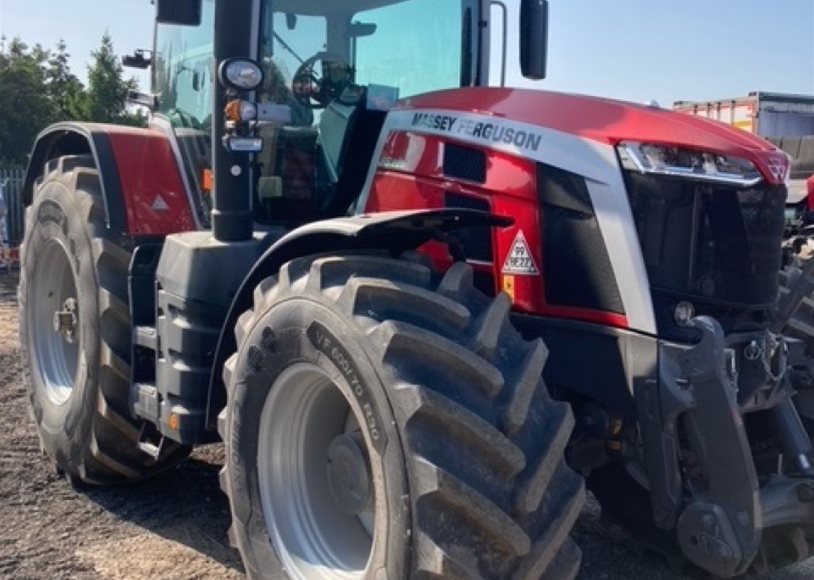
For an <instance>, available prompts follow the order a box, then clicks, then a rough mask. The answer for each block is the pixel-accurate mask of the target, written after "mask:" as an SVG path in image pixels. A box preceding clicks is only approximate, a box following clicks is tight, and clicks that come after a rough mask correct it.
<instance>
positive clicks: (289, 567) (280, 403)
mask: <svg viewBox="0 0 814 580" xmlns="http://www.w3.org/2000/svg"><path fill="white" fill-rule="evenodd" d="M360 453H361V455H360ZM258 468H259V484H260V495H261V501H262V506H263V515H264V517H265V521H266V525H267V527H268V530H269V534H270V536H271V539H272V541H273V542H274V545H275V548H276V549H277V552H278V554H279V556H280V559H281V560H282V564H283V566H284V567H285V569H286V571H287V572H288V573H289V575H291V576H292V577H294V578H298V579H308V580H310V579H355V578H361V577H363V576H364V574H365V571H366V569H367V567H368V563H369V561H370V558H371V554H372V551H373V541H374V537H375V523H374V520H375V518H374V514H375V498H376V495H377V493H376V492H377V491H378V490H375V489H374V488H375V486H374V483H373V478H372V476H371V473H372V471H371V466H370V460H369V459H368V454H367V443H366V442H365V441H364V438H363V436H362V434H361V430H360V429H359V420H358V417H357V416H356V415H355V413H354V411H353V410H352V408H351V406H350V405H349V403H348V401H347V399H346V398H345V395H344V394H343V392H342V391H341V390H340V388H339V386H337V385H336V384H335V383H334V382H333V380H332V379H331V378H330V377H329V376H328V375H327V374H326V373H325V372H324V371H323V370H322V369H320V368H319V367H317V366H315V365H312V364H309V363H299V364H296V365H293V366H292V367H290V368H288V369H286V370H285V371H284V372H283V373H282V374H281V375H280V376H279V378H278V379H277V380H276V381H275V383H274V385H273V386H272V389H271V393H270V394H269V396H268V398H267V399H266V403H265V405H264V407H263V413H262V415H261V420H260V440H259V445H258ZM366 480H367V481H366ZM366 486H367V487H366ZM348 492H350V493H348Z"/></svg>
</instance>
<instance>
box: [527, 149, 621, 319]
mask: <svg viewBox="0 0 814 580" xmlns="http://www.w3.org/2000/svg"><path fill="white" fill-rule="evenodd" d="M537 176H538V177H537V179H538V187H539V195H540V206H541V210H540V211H541V213H542V224H543V271H544V272H545V291H546V299H547V301H548V303H549V304H553V305H557V306H570V307H576V308H586V309H589V310H599V311H602V312H614V313H617V314H624V313H625V309H624V306H623V304H622V297H621V295H620V293H619V287H618V285H617V283H616V278H615V276H614V273H613V267H612V266H611V263H610V258H609V256H608V249H607V246H606V243H605V240H604V238H603V237H602V232H601V231H600V229H599V223H598V222H597V219H596V213H595V211H594V207H593V203H592V202H591V197H590V194H589V193H588V187H587V185H586V183H585V179H584V178H583V177H581V176H579V175H576V174H574V173H569V172H567V171H563V170H561V169H557V168H555V167H551V166H548V165H539V166H538V172H537Z"/></svg>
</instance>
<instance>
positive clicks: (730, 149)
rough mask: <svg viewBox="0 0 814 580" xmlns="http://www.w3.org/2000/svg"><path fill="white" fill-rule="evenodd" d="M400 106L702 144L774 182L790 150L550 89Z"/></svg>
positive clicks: (496, 91)
mask: <svg viewBox="0 0 814 580" xmlns="http://www.w3.org/2000/svg"><path fill="white" fill-rule="evenodd" d="M398 109H400V110H410V109H433V110H446V111H452V112H461V113H475V114H482V115H488V116H492V117H496V118H501V119H507V120H513V121H519V122H523V123H528V124H531V125H534V126H538V127H544V128H546V129H550V130H554V131H560V132H563V133H568V134H571V135H576V136H579V137H582V138H584V139H588V140H591V141H596V142H599V143H604V144H607V145H611V146H615V145H617V144H619V143H620V142H622V141H639V142H646V143H656V144H663V145H671V146H677V147H685V148H690V149H702V150H705V151H710V152H714V153H719V154H722V155H730V156H735V157H740V158H743V159H748V160H749V161H751V162H753V163H754V164H755V165H756V166H757V167H758V169H759V170H760V171H761V173H762V174H763V176H764V178H765V179H766V181H768V182H769V183H772V184H782V183H784V182H785V179H786V175H787V172H788V167H789V158H788V155H786V153H784V152H783V151H781V150H780V149H778V148H777V147H775V146H774V145H773V144H771V143H769V142H768V141H765V140H763V139H761V138H759V137H756V136H754V135H752V134H750V133H746V132H744V131H741V130H739V129H735V128H734V127H730V126H728V125H725V124H723V123H719V122H717V121H712V120H708V119H703V118H700V117H694V116H690V115H686V114H682V113H676V112H673V111H670V110H666V109H660V108H657V107H650V106H645V105H637V104H634V103H626V102H622V101H614V100H610V99H601V98H597V97H589V96H582V95H570V94H564V93H554V92H548V91H533V90H526V89H500V88H468V89H455V90H450V91H442V92H437V93H429V94H426V95H420V96H417V97H412V98H409V99H406V100H404V101H402V102H401V103H399V106H398Z"/></svg>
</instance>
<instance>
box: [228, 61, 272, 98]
mask: <svg viewBox="0 0 814 580" xmlns="http://www.w3.org/2000/svg"><path fill="white" fill-rule="evenodd" d="M218 77H219V78H220V82H221V83H222V84H224V85H226V86H227V87H229V88H232V89H235V90H237V91H247V92H250V91H253V90H255V89H257V88H258V87H259V86H260V85H262V84H263V69H261V68H260V65H258V64H257V63H256V62H254V61H251V60H248V59H245V58H230V59H227V60H225V61H223V63H221V65H220V69H219V70H218Z"/></svg>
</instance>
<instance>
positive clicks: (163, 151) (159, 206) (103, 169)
mask: <svg viewBox="0 0 814 580" xmlns="http://www.w3.org/2000/svg"><path fill="white" fill-rule="evenodd" d="M84 154H91V155H92V156H93V159H94V161H95V163H96V167H97V169H98V170H99V176H100V181H101V189H102V195H103V196H104V204H105V212H106V221H107V226H108V228H110V229H111V230H112V231H114V232H116V233H122V234H127V235H132V236H165V235H168V234H171V233H177V232H183V231H190V230H194V229H196V223H195V218H194V216H193V210H192V207H191V206H190V201H189V195H188V193H187V190H186V187H185V185H184V181H183V178H182V176H181V168H179V166H178V161H177V158H176V157H175V155H174V153H173V148H172V143H171V142H170V139H169V137H168V136H167V135H166V134H165V133H162V132H161V131H158V130H156V129H141V128H134V127H123V126H119V125H103V124H97V123H73V122H71V123H57V124H56V125H51V126H50V127H48V128H47V129H45V130H44V131H43V132H42V133H40V134H39V135H38V137H37V141H36V144H35V145H34V150H33V152H32V154H31V160H30V162H29V164H28V171H27V173H26V179H25V185H24V189H23V202H24V204H25V205H30V204H31V203H32V201H33V195H34V185H35V182H36V180H37V178H38V177H40V176H41V175H42V171H43V167H44V166H45V164H46V163H47V162H48V161H50V160H52V159H55V158H57V157H60V156H63V155H84Z"/></svg>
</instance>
